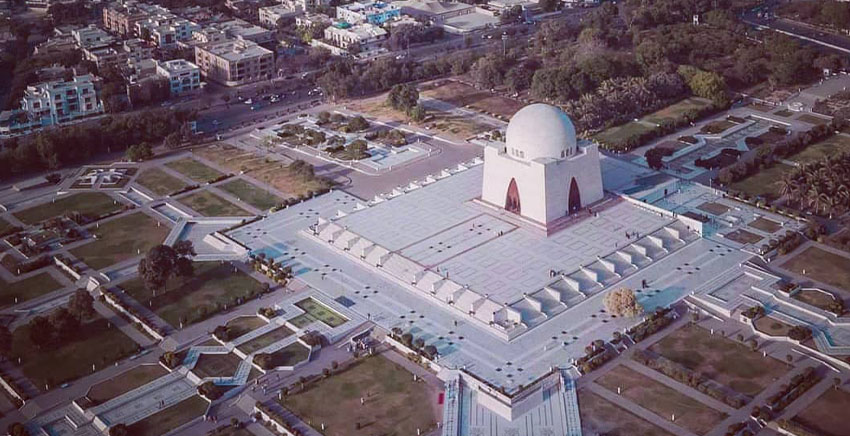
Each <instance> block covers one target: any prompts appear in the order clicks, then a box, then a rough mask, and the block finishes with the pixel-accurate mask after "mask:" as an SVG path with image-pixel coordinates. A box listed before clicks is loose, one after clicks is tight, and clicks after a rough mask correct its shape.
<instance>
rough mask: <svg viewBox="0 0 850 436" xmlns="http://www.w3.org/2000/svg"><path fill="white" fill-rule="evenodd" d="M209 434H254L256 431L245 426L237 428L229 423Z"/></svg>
mask: <svg viewBox="0 0 850 436" xmlns="http://www.w3.org/2000/svg"><path fill="white" fill-rule="evenodd" d="M208 436H254V433H251V432H250V431H249V430H246V429H245V427H239V428H236V427H233V426H232V425H228V426H223V427H220V428H219V429H217V430H214V431H213V432H212V433H208Z"/></svg>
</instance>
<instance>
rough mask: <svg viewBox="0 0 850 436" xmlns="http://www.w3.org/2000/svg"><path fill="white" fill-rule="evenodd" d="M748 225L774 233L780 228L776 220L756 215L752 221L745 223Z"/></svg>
mask: <svg viewBox="0 0 850 436" xmlns="http://www.w3.org/2000/svg"><path fill="white" fill-rule="evenodd" d="M747 225H748V226H750V227H752V228H754V229H758V230H761V231H763V232H767V233H776V232H778V231H779V230H780V229H782V225H781V224H779V223H778V222H776V221H773V220H770V219H767V218H765V217H758V218H756V219H755V220H754V221H753V222H751V223H749V224H747Z"/></svg>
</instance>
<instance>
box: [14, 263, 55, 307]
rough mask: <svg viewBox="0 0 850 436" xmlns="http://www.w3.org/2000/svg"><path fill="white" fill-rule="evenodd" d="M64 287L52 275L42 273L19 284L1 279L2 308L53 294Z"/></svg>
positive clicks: (20, 281) (18, 282)
mask: <svg viewBox="0 0 850 436" xmlns="http://www.w3.org/2000/svg"><path fill="white" fill-rule="evenodd" d="M61 287H62V284H61V283H59V282H57V281H56V279H54V278H53V276H51V275H50V274H48V273H46V272H42V273H40V274H36V275H34V276H31V277H28V278H25V279H23V280H19V281H17V282H6V281H5V280H3V279H2V278H0V307H6V306H11V305H13V304H15V298H17V299H18V303H23V302H24V301H27V300H31V299H33V298H36V297H40V296H42V295H45V294H48V293H50V292H53V291H55V290H57V289H59V288H61Z"/></svg>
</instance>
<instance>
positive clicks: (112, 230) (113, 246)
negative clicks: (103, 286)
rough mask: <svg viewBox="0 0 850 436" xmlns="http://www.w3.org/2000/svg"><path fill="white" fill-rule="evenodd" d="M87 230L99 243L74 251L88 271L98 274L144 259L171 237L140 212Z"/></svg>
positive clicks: (83, 246) (72, 252)
mask: <svg viewBox="0 0 850 436" xmlns="http://www.w3.org/2000/svg"><path fill="white" fill-rule="evenodd" d="M88 230H89V231H90V232H92V233H94V234H95V235H97V236H98V239H96V240H94V241H92V242H89V243H87V244H85V245H81V246H79V247H77V248H74V249H73V250H71V254H73V255H74V256H76V257H77V258H79V259H82V260H83V262H85V264H86V265H88V266H89V267H91V268H93V269H96V270H99V269H102V268H106V267H108V266H110V265H115V264H116V263H119V262H123V261H125V260H127V259H132V258H134V257H136V256H139V255H140V254H141V255H144V254H145V253H147V251H148V250H150V249H151V248H152V247H154V246H155V245H158V244H161V243H162V241H163V240H165V237H166V236H167V235H168V230H169V229H168V227H167V226H157V221H156V220H155V219H153V218H151V217H149V216H147V215H145V214H144V213H141V212H138V213H133V214H130V215H125V216H122V217H120V218H116V219H114V220H112V221H108V222H106V223H103V224H101V225H100V226H99V227H95V226H89V228H88Z"/></svg>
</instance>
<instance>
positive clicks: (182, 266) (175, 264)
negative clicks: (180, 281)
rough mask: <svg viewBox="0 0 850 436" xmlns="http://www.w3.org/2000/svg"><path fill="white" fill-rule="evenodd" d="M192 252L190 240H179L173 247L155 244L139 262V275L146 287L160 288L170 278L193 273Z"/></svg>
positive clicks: (193, 252)
mask: <svg viewBox="0 0 850 436" xmlns="http://www.w3.org/2000/svg"><path fill="white" fill-rule="evenodd" d="M194 254H195V250H194V247H193V246H192V242H191V241H180V242H178V243H177V244H175V246H174V247H171V246H168V245H157V246H155V247H153V248H151V249H150V250H149V251H148V253H147V254H146V255H145V258H144V259H142V260H141V261H140V262H139V275H140V276H141V277H142V279H143V280H144V282H145V286H146V287H147V288H148V289H151V290H157V289H162V288H164V287H165V286H166V284H167V283H168V280H169V279H170V278H173V277H190V276H192V275H193V274H194V269H193V267H192V260H191V256H194Z"/></svg>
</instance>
